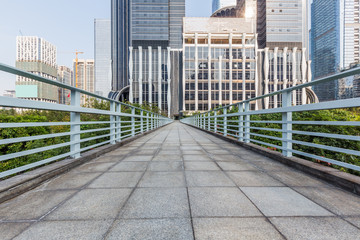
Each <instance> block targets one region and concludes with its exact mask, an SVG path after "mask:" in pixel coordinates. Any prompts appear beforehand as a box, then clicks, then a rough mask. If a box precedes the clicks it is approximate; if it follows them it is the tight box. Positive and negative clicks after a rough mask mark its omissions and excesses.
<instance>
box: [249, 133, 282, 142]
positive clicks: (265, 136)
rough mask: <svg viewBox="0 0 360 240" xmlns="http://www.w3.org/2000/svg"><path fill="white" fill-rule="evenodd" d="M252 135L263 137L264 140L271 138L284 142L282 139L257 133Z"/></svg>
mask: <svg viewBox="0 0 360 240" xmlns="http://www.w3.org/2000/svg"><path fill="white" fill-rule="evenodd" d="M250 135H252V136H257V137H263V138H269V139H273V140H277V141H283V139H282V138H279V137H274V136H269V135H263V134H257V133H250Z"/></svg>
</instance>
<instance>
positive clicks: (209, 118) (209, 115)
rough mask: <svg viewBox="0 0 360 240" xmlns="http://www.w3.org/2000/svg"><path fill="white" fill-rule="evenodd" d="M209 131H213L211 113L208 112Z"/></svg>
mask: <svg viewBox="0 0 360 240" xmlns="http://www.w3.org/2000/svg"><path fill="white" fill-rule="evenodd" d="M207 122H208V131H210V130H211V112H208V121H207Z"/></svg>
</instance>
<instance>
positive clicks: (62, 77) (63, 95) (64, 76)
mask: <svg viewBox="0 0 360 240" xmlns="http://www.w3.org/2000/svg"><path fill="white" fill-rule="evenodd" d="M73 77H74V73H73V71H72V70H71V69H70V68H68V67H66V66H59V67H58V81H59V82H61V83H63V84H66V85H69V86H71V84H72V83H73V81H74V80H73ZM70 93H71V91H70V90H68V89H64V88H59V103H60V104H70V102H71V101H70V100H71V96H70Z"/></svg>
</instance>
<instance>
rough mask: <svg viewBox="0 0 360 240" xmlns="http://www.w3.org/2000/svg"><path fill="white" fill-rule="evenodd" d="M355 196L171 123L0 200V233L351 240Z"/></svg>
mask: <svg viewBox="0 0 360 240" xmlns="http://www.w3.org/2000/svg"><path fill="white" fill-rule="evenodd" d="M359 236H360V198H359V197H357V196H356V195H353V194H351V193H348V192H345V191H342V190H340V189H337V188H335V187H334V186H331V185H328V184H327V183H325V182H323V181H320V180H317V179H315V178H312V177H310V176H307V175H305V174H303V173H301V172H298V171H295V170H293V169H291V168H289V167H286V166H284V165H282V164H280V163H277V162H274V161H272V160H270V159H267V158H265V157H263V156H261V155H257V154H256V153H253V152H250V151H247V150H245V149H243V148H239V147H238V146H235V145H232V144H230V143H227V142H225V141H223V140H220V139H217V138H216V137H213V136H211V135H208V134H206V133H204V132H201V131H199V130H196V129H193V128H191V127H188V126H185V125H182V124H180V123H173V124H171V125H169V126H166V127H164V128H162V129H160V130H158V131H156V132H154V133H151V134H149V135H147V136H145V137H142V138H141V139H138V140H136V141H134V142H132V143H130V144H128V145H126V146H124V147H121V149H118V150H116V151H114V152H111V153H108V154H107V155H105V156H102V157H99V158H98V159H95V160H94V161H92V162H90V163H87V164H85V165H82V166H80V167H78V168H76V169H74V170H72V171H70V172H68V173H67V174H64V175H61V176H59V177H57V178H55V179H53V180H51V181H48V182H47V183H45V184H43V185H42V186H40V187H38V188H37V189H34V190H32V191H30V192H27V193H25V194H23V195H21V196H19V197H17V198H15V199H13V200H11V201H8V202H6V203H3V204H1V205H0V239H12V238H13V237H15V239H193V238H196V239H304V238H306V239H352V240H353V239H356V238H358V237H359Z"/></svg>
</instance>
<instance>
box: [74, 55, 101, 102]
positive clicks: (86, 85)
mask: <svg viewBox="0 0 360 240" xmlns="http://www.w3.org/2000/svg"><path fill="white" fill-rule="evenodd" d="M73 63H74V69H76V68H77V72H76V71H75V70H74V77H73V84H72V85H73V86H75V87H77V88H80V89H83V90H85V91H88V92H92V93H95V62H94V60H93V59H86V60H85V59H79V60H78V61H77V67H76V60H74V61H73ZM87 99H88V97H87V96H82V98H81V104H82V105H84V104H85V103H86V101H87Z"/></svg>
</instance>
